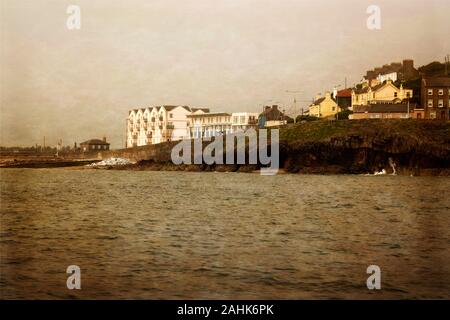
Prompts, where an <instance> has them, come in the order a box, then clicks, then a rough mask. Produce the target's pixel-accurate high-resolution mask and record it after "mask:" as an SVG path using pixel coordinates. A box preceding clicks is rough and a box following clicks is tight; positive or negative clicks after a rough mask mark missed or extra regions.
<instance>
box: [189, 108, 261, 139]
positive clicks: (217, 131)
mask: <svg viewBox="0 0 450 320" xmlns="http://www.w3.org/2000/svg"><path fill="white" fill-rule="evenodd" d="M187 117H188V118H189V120H190V121H189V131H190V136H191V138H194V139H195V138H201V137H214V136H218V135H221V134H224V135H227V134H231V133H235V132H238V131H245V130H247V129H249V128H254V127H256V126H257V124H258V113H250V112H236V113H225V112H218V113H193V114H191V115H188V116H187Z"/></svg>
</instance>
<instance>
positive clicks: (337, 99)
mask: <svg viewBox="0 0 450 320" xmlns="http://www.w3.org/2000/svg"><path fill="white" fill-rule="evenodd" d="M346 81H347V80H346ZM340 86H341V85H340V84H337V85H335V86H334V90H336V104H337V107H336V108H337V109H336V120H339V91H338V88H339V87H340ZM334 90H333V91H334Z"/></svg>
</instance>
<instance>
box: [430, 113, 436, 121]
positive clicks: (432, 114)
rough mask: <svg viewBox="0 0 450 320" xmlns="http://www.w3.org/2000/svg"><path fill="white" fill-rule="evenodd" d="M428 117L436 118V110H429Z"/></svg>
mask: <svg viewBox="0 0 450 320" xmlns="http://www.w3.org/2000/svg"><path fill="white" fill-rule="evenodd" d="M430 119H436V112H435V111H433V112H430Z"/></svg>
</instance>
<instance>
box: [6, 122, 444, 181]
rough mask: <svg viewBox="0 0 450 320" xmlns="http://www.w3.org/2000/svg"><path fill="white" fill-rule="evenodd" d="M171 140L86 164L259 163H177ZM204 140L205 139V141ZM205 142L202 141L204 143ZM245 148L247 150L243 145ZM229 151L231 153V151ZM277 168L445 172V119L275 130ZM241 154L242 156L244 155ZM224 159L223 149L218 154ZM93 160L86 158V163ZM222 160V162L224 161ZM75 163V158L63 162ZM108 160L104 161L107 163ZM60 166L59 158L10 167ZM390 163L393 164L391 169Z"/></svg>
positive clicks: (158, 167)
mask: <svg viewBox="0 0 450 320" xmlns="http://www.w3.org/2000/svg"><path fill="white" fill-rule="evenodd" d="M175 144H176V142H168V143H162V144H158V145H150V146H144V147H136V148H129V149H121V150H115V151H111V152H106V153H104V154H101V155H100V154H99V155H100V156H101V158H102V159H108V158H112V157H116V158H123V159H128V160H130V161H131V162H132V163H128V164H122V165H103V166H95V165H94V166H88V167H83V168H86V169H88V168H95V169H109V170H111V169H112V170H135V171H142V170H152V171H188V172H212V171H216V172H258V171H259V170H260V168H261V167H263V166H261V165H259V164H256V165H253V164H252V165H250V164H243V165H228V164H212V165H208V164H180V165H175V164H173V163H172V161H171V150H172V148H173V146H174V145H175ZM205 145H206V144H205ZM205 145H204V146H205ZM247 151H248V150H247ZM231 152H236V150H232V151H231ZM279 155H280V169H279V172H278V173H294V174H375V173H377V172H384V173H386V174H392V173H393V172H394V170H395V173H396V174H398V175H407V176H411V175H412V176H450V122H448V121H447V122H439V121H424V120H422V121H420V120H384V121H379V120H360V121H339V122H337V123H336V122H335V123H331V122H327V121H315V122H312V123H300V124H296V125H293V126H290V127H287V128H281V129H280V144H279ZM247 156H248V155H246V159H248V157H247ZM223 157H224V159H225V157H226V151H225V152H224V154H223ZM92 162H95V161H94V160H90V163H92ZM224 162H225V161H224ZM77 164H78V165H79V164H81V162H80V161H76V162H75V161H74V162H72V163H67V166H69V165H77ZM106 164H108V162H106ZM46 166H47V167H56V166H58V167H61V166H65V165H64V162H59V163H55V162H53V163H40V164H39V163H35V164H32V166H30V164H25V165H21V164H14V163H13V164H12V165H10V166H9V167H46ZM394 168H395V169H394Z"/></svg>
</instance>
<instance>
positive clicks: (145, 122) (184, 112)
mask: <svg viewBox="0 0 450 320" xmlns="http://www.w3.org/2000/svg"><path fill="white" fill-rule="evenodd" d="M208 112H209V109H205V108H191V107H188V106H154V107H148V108H140V109H133V110H130V111H129V112H128V118H127V141H126V147H127V148H130V147H136V146H144V145H149V144H156V143H161V142H166V141H176V140H182V139H189V137H190V134H189V120H188V115H193V114H204V113H208Z"/></svg>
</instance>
